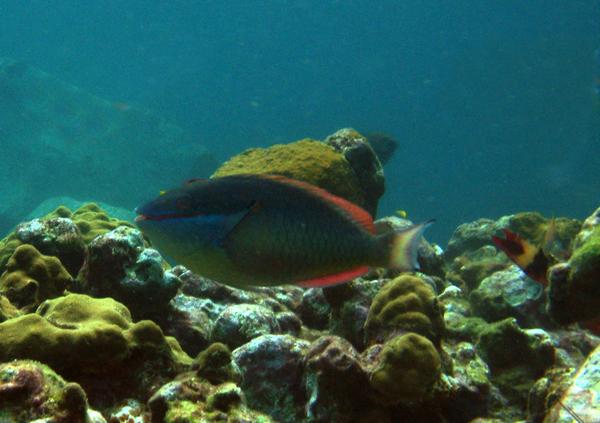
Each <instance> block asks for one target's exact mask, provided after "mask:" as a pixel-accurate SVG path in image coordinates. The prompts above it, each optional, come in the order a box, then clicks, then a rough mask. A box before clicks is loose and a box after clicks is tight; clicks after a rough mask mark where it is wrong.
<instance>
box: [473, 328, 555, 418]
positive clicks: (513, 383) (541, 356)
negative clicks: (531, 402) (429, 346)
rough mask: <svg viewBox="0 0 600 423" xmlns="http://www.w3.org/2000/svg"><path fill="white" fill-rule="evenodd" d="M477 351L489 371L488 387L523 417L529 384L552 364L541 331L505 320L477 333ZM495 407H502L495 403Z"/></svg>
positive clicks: (547, 341)
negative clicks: (490, 378)
mask: <svg viewBox="0 0 600 423" xmlns="http://www.w3.org/2000/svg"><path fill="white" fill-rule="evenodd" d="M501 346H505V347H501ZM506 346H510V348H506ZM477 351H478V353H479V354H480V355H481V357H482V358H483V360H484V361H485V362H486V363H487V364H488V366H489V367H490V370H491V373H492V383H494V385H496V386H497V387H498V388H499V389H500V391H501V393H502V395H503V396H505V397H506V399H507V400H508V402H509V404H510V407H513V408H514V409H516V410H518V412H519V413H521V415H523V413H524V410H525V408H526V405H527V396H528V393H529V390H530V389H531V387H532V386H533V383H534V382H535V381H536V380H537V379H538V378H540V377H542V376H543V374H544V372H545V371H546V370H547V369H548V368H550V367H551V366H552V365H553V364H554V362H555V348H554V346H553V344H552V340H551V338H550V336H549V335H548V334H547V333H546V332H545V331H543V330H542V329H529V330H523V329H521V328H520V327H519V326H518V324H517V321H516V320H515V319H514V318H507V319H505V320H501V321H499V322H496V323H493V324H490V325H489V326H487V327H486V328H485V329H484V330H483V331H482V332H481V334H480V337H479V341H478V343H477ZM497 406H498V407H503V405H502V404H501V403H498V402H497ZM504 407H505V405H504ZM496 411H498V410H496Z"/></svg>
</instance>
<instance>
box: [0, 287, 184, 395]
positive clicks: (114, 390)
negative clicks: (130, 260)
mask: <svg viewBox="0 0 600 423" xmlns="http://www.w3.org/2000/svg"><path fill="white" fill-rule="evenodd" d="M14 359H33V360H39V361H41V362H43V363H45V364H48V365H49V366H51V367H52V368H53V369H54V370H56V371H57V372H58V373H59V374H60V375H61V376H63V377H65V378H67V379H69V380H74V381H76V382H78V383H80V384H81V385H82V386H83V387H84V388H85V390H86V392H87V393H88V395H89V396H90V399H91V400H92V403H93V402H94V401H99V402H102V403H111V402H112V401H114V400H115V398H119V397H121V398H122V397H124V396H125V395H128V396H130V397H137V398H140V399H144V400H145V399H147V397H148V396H149V394H150V392H149V391H148V390H151V389H152V385H153V384H156V383H164V382H166V381H167V380H169V378H171V377H173V376H175V374H176V373H177V372H179V371H181V370H182V369H186V368H187V367H188V366H189V365H190V364H191V359H190V358H189V357H188V356H187V355H186V354H185V353H184V352H183V351H182V350H181V348H180V347H179V344H178V343H177V341H176V340H175V339H173V338H168V337H165V336H164V335H163V333H162V331H161V330H160V328H159V327H158V326H157V325H156V324H155V323H153V322H151V321H147V320H146V321H140V322H137V323H133V322H132V320H131V316H130V313H129V311H128V310H127V308H126V307H125V306H123V305H122V304H120V303H118V302H116V301H114V300H113V299H111V298H104V299H97V298H92V297H88V296H86V295H80V294H69V295H67V296H64V297H59V298H56V299H53V300H47V301H45V302H44V303H42V304H41V305H40V307H39V308H38V309H37V311H36V313H32V314H26V315H23V316H20V317H16V318H13V319H10V320H7V321H5V322H3V323H0V361H10V360H14ZM106 396H108V397H106ZM113 396H114V397H113Z"/></svg>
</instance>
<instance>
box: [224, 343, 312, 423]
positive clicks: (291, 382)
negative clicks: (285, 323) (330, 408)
mask: <svg viewBox="0 0 600 423" xmlns="http://www.w3.org/2000/svg"><path fill="white" fill-rule="evenodd" d="M308 347H309V343H308V342H306V341H303V340H300V339H296V338H294V337H292V336H290V335H263V336H260V337H258V338H255V339H253V340H252V341H250V342H248V343H246V344H244V345H242V346H241V347H239V348H237V349H236V350H234V351H233V361H234V363H235V364H236V365H237V366H238V368H239V369H240V370H241V372H242V380H243V382H242V384H241V388H242V390H243V391H244V392H245V393H246V397H247V399H248V405H249V406H250V407H252V408H255V409H257V410H259V411H262V412H264V413H266V414H268V415H270V416H271V417H272V418H274V419H276V420H277V421H281V422H283V423H287V422H296V421H299V420H301V419H302V418H303V416H304V414H305V412H304V407H305V404H306V400H307V398H306V392H305V389H304V387H303V385H302V375H303V367H304V366H303V363H304V357H305V355H306V351H307V349H308Z"/></svg>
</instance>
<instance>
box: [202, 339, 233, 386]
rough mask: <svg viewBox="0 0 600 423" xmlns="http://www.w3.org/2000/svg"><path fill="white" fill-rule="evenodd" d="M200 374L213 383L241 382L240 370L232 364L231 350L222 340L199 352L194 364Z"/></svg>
mask: <svg viewBox="0 0 600 423" xmlns="http://www.w3.org/2000/svg"><path fill="white" fill-rule="evenodd" d="M192 368H193V369H194V370H196V372H197V374H198V376H200V377H202V378H203V379H206V380H208V381H209V382H210V383H212V384H213V385H217V384H219V383H223V382H227V381H234V382H239V379H240V375H239V372H238V371H237V370H236V369H235V367H234V366H233V365H232V361H231V350H230V349H229V348H228V347H227V345H225V344H222V343H220V342H215V343H213V344H211V345H210V346H209V347H208V348H206V349H205V350H204V351H202V352H201V353H200V354H198V357H196V359H195V360H194V364H193V366H192Z"/></svg>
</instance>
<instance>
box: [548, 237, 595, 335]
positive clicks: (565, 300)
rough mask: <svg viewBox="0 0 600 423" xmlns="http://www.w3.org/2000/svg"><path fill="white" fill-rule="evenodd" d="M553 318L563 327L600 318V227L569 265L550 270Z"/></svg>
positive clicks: (580, 247) (576, 251)
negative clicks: (563, 325)
mask: <svg viewBox="0 0 600 423" xmlns="http://www.w3.org/2000/svg"><path fill="white" fill-rule="evenodd" d="M549 273H550V278H549V279H550V295H549V312H550V315H551V316H552V317H553V318H554V319H556V320H557V321H558V322H560V323H562V324H569V323H573V322H577V321H587V320H593V319H597V318H598V317H600V283H599V282H600V226H596V227H595V228H593V229H592V230H591V231H590V232H589V234H588V235H587V236H586V238H585V241H583V242H582V243H581V244H579V246H578V247H577V248H576V249H575V250H574V251H573V255H572V256H571V259H570V260H569V262H568V264H567V265H566V266H563V265H562V264H559V265H557V266H554V267H553V268H551V269H550V272H549Z"/></svg>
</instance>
